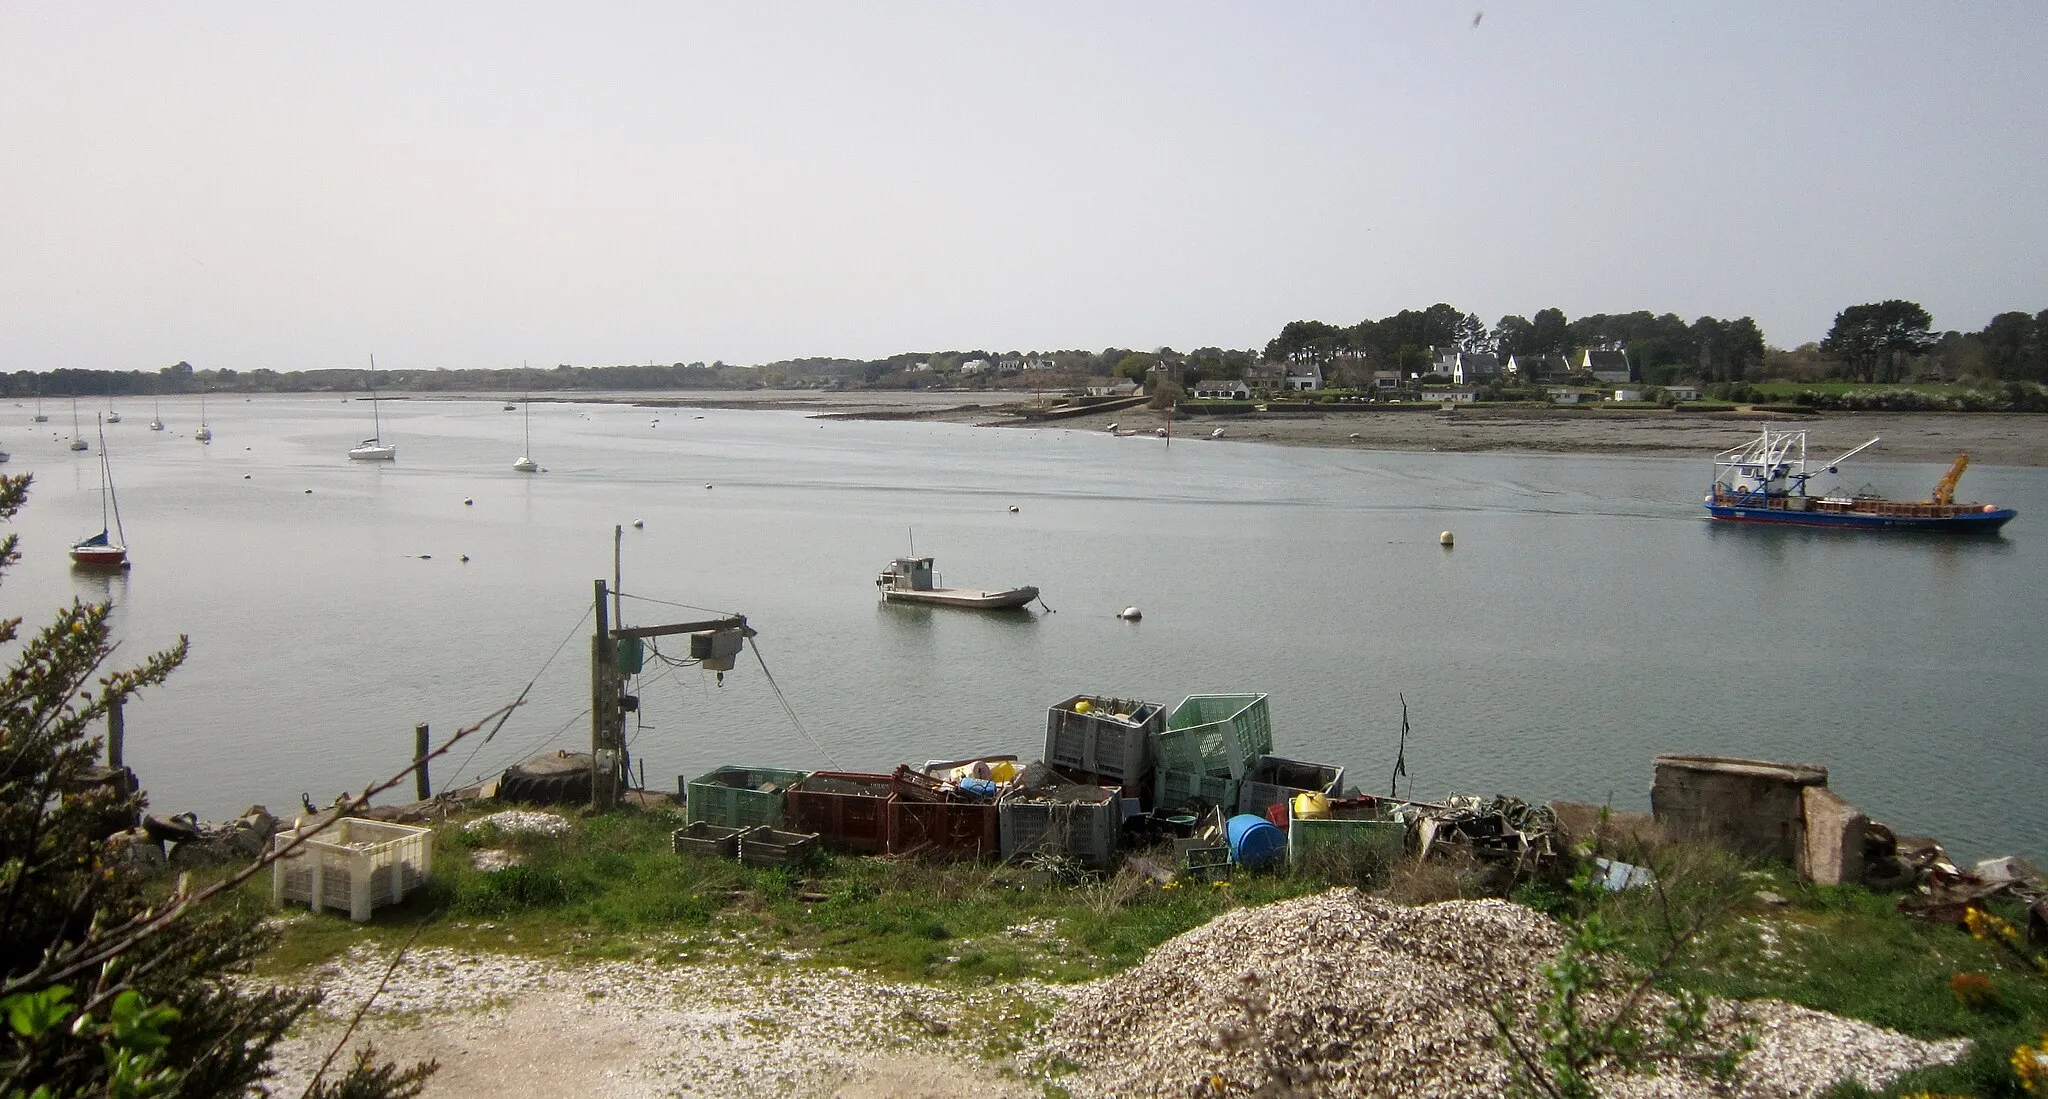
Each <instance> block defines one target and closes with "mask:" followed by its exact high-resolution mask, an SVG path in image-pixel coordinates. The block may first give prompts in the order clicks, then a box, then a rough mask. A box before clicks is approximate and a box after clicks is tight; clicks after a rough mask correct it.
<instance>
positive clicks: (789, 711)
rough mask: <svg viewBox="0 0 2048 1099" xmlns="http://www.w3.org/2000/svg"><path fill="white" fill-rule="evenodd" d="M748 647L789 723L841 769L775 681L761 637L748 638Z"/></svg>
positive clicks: (826, 760)
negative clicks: (805, 726) (763, 653)
mask: <svg viewBox="0 0 2048 1099" xmlns="http://www.w3.org/2000/svg"><path fill="white" fill-rule="evenodd" d="M747 647H748V648H750V649H752V650H754V659H755V661H757V662H758V663H759V664H760V665H761V674H762V675H763V676H765V677H766V678H767V680H768V688H769V689H770V690H771V691H773V692H775V701H776V702H777V703H778V704H780V705H781V706H782V712H783V713H784V714H785V715H787V716H788V718H789V723H790V724H791V725H794V726H795V727H796V731H797V732H798V733H799V734H801V735H802V736H803V738H804V739H805V740H807V741H809V742H810V745H811V747H813V748H816V749H817V750H818V754H819V755H821V756H824V757H825V762H827V763H830V764H831V765H832V769H833V770H835V771H836V770H841V769H842V768H841V767H840V765H839V761H838V760H836V759H834V758H832V753H831V752H829V751H827V750H826V748H825V746H824V745H823V744H820V743H818V738H816V737H814V736H812V735H811V731H810V730H809V729H806V728H804V723H803V722H802V721H800V720H798V718H797V716H796V709H795V707H792V706H791V705H790V704H789V699H788V698H786V697H784V696H783V693H782V685H781V684H779V683H777V682H775V673H774V672H771V671H769V670H768V659H767V658H766V657H764V656H762V655H761V642H760V639H758V638H752V637H750V638H748V639H747Z"/></svg>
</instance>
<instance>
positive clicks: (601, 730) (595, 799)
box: [590, 580, 619, 811]
mask: <svg viewBox="0 0 2048 1099" xmlns="http://www.w3.org/2000/svg"><path fill="white" fill-rule="evenodd" d="M594 590H595V593H596V603H597V632H596V633H595V634H593V635H592V636H591V638H590V805H591V808H593V809H597V810H599V811H603V810H606V809H610V808H612V807H613V806H614V805H616V804H618V800H619V763H618V759H617V746H616V745H615V744H614V743H613V742H614V740H615V739H616V735H615V734H616V730H617V726H618V721H617V718H616V714H617V712H618V705H619V690H618V676H617V672H616V669H617V668H618V646H617V645H616V644H614V643H613V641H612V636H611V633H612V631H611V608H610V607H607V606H605V601H604V597H605V582H604V581H603V580H599V581H597V582H596V585H595V589H594ZM607 755H609V756H611V757H612V759H611V765H610V766H609V767H607V766H605V763H604V760H605V757H606V756H607Z"/></svg>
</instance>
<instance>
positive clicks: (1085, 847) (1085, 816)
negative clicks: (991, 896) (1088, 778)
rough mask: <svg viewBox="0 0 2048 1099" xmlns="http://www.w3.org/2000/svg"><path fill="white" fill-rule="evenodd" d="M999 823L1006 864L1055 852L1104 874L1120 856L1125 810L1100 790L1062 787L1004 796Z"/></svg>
mask: <svg viewBox="0 0 2048 1099" xmlns="http://www.w3.org/2000/svg"><path fill="white" fill-rule="evenodd" d="M996 820H997V831H998V834H999V838H1000V840H1001V845H1002V848H1001V849H1002V855H1003V861H1005V862H1010V861H1013V860H1015V859H1019V858H1022V857H1025V856H1028V855H1035V854H1055V855H1065V856H1067V857H1068V858H1071V859H1073V860H1075V861H1076V862H1079V863H1081V864H1082V865H1083V866H1088V867H1092V868H1094V869H1098V870H1105V869H1108V868H1109V867H1110V866H1111V865H1112V864H1113V861H1114V860H1115V858H1116V841H1117V836H1118V834H1119V833H1120V832H1121V831H1122V828H1123V807H1122V805H1121V803H1120V799H1119V798H1117V796H1116V795H1115V794H1113V793H1111V792H1110V791H1108V790H1104V789H1102V788H1101V787H1099V786H1060V787H1055V788H1053V789H1050V790H1034V791H1026V792H1018V793H1013V794H1008V795H1005V796H1004V797H1003V799H1002V800H1001V801H999V802H997V803H996Z"/></svg>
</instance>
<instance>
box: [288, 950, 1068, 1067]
mask: <svg viewBox="0 0 2048 1099" xmlns="http://www.w3.org/2000/svg"><path fill="white" fill-rule="evenodd" d="M388 964H389V960H388V957H387V956H382V955H377V954H373V953H370V952H367V951H365V952H362V953H360V954H358V955H355V956H352V957H351V958H349V959H348V960H346V961H344V962H343V963H341V964H340V965H338V966H335V967H332V968H331V969H328V970H324V971H322V972H321V973H319V974H318V979H319V980H320V983H321V985H322V987H323V988H325V989H327V991H328V994H329V998H328V1002H327V1004H326V1005H325V1006H324V1008H323V1014H322V1015H321V1017H320V1018H319V1019H318V1021H317V1022H315V1023H314V1024H313V1025H312V1026H309V1027H306V1028H304V1030H303V1032H302V1033H299V1034H295V1035H294V1036H293V1037H292V1038H290V1039H289V1040H287V1041H286V1042H285V1043H283V1044H282V1045H281V1046H280V1047H279V1049H278V1056H277V1058H276V1061H275V1064H276V1067H277V1069H278V1071H279V1076H278V1079H277V1080H276V1081H274V1082H273V1084H272V1086H271V1089H270V1093H271V1094H272V1095H275V1096H280V1097H282V1096H294V1095H297V1094H299V1093H300V1091H302V1090H303V1089H304V1087H305V1083H306V1081H307V1080H308V1079H309V1078H310V1076H311V1075H312V1073H313V1072H314V1071H315V1069H316V1068H317V1067H318V1065H319V1063H320V1060H321V1059H322V1058H323V1057H325V1056H326V1054H327V1051H328V1050H329V1049H330V1048H332V1046H333V1044H334V1042H335V1041H336V1040H337V1039H338V1038H339V1037H340V1035H341V1033H342V1030H343V1027H344V1024H345V1020H346V1017H347V1016H348V1015H350V1014H352V1013H353V1012H354V1011H355V1010H356V1008H357V1007H358V1006H359V1005H360V1004H361V1003H362V1001H363V999H364V998H365V997H366V996H367V995H368V994H369V993H370V992H371V990H373V989H375V988H376V986H377V982H378V980H379V979H380V978H381V977H382V976H383V974H384V968H385V966H386V965H388ZM1059 1000H1060V997H1059V995H1058V993H1057V992H1055V991H1052V990H1047V989H1043V988H1039V987H1036V986H1018V985H1014V984H1011V985H1005V986H1004V987H1003V988H1001V989H990V990H950V989H937V988H933V987H930V986H925V985H895V984H891V983H889V982H886V981H881V980H877V979H875V978H871V977H865V976H861V975H858V974H855V973H852V972H850V971H847V970H833V971H819V970H813V969H804V968H798V967H794V966H790V965H787V964H779V963H778V961H777V960H776V959H772V958H766V957H764V958H762V959H760V960H759V961H758V962H756V963H754V964H703V963H697V964H675V965H662V964H655V963H645V962H604V963H595V964H582V963H568V962H564V963H554V962H547V961H542V960H539V959H534V958H528V957H519V956H510V955H505V956H499V955H472V954H460V953H456V952H453V951H447V950H421V951H415V952H413V953H412V954H410V955H408V956H407V957H406V959H405V961H404V963H403V964H402V965H401V966H400V967H399V969H398V970H397V971H396V972H394V973H393V974H392V979H391V983H390V984H389V985H388V986H387V987H386V989H385V990H384V992H383V993H382V994H381V995H380V996H378V998H377V1001H376V1006H375V1008H374V1009H373V1010H372V1012H371V1014H370V1015H369V1017H368V1018H367V1019H366V1020H365V1023H364V1025H363V1027H362V1028H360V1029H359V1030H358V1031H357V1033H356V1035H355V1038H354V1039H353V1040H352V1042H351V1048H353V1047H355V1046H360V1045H362V1044H363V1043H365V1042H369V1043H371V1044H374V1045H375V1046H376V1048H377V1050H378V1052H379V1054H380V1055H382V1056H384V1057H387V1058H390V1059H393V1060H396V1061H398V1062H399V1063H401V1064H410V1063H412V1062H415V1061H421V1060H428V1059H432V1060H435V1061H438V1062H440V1065H441V1069H440V1072H439V1073H437V1074H436V1075H435V1076H434V1078H433V1080H432V1082H431V1083H430V1084H429V1085H428V1088H427V1091H426V1095H427V1096H429V1097H432V1099H484V1097H493V1099H564V1097H567V1096H587V1097H593V1099H641V1097H655V1096H669V1095H691V1096H735V1097H738V1096H766V1095H798V1096H835V1097H838V1096H844V1097H848V1099H866V1097H871V1096H875V1097H878V1096H884V1095H890V1096H897V1095H908V1096H933V1097H938V1096H966V1097H970V1099H1012V1097H1023V1096H1036V1095H1038V1094H1040V1093H1039V1091H1038V1089H1036V1088H1035V1087H1027V1086H1025V1085H1023V1084H1021V1083H1019V1082H1017V1081H1014V1080H1008V1079H1005V1078H1004V1077H1003V1076H1002V1075H1001V1073H1000V1071H999V1069H998V1067H997V1065H996V1063H995V1062H992V1061H989V1060H986V1059H984V1058H982V1057H981V1056H979V1051H978V1044H979V1042H980V1041H982V1040H984V1039H985V1038H986V1037H987V1036H988V1035H990V1034H994V1033H1000V1032H1001V1031H1002V1030H1003V1029H1004V1028H1005V1027H1006V1025H1007V1023H1008V1021H1009V1019H1011V1018H1014V1017H1015V1013H1016V1012H1017V1011H1019V1010H1022V1009H1023V1008H1025V1007H1026V1006H1028V1005H1031V1004H1042V1005H1046V1006H1049V1005H1053V1004H1057V1003H1058V1002H1059ZM348 1057H349V1054H347V1053H344V1054H343V1055H342V1057H340V1058H337V1060H336V1063H337V1064H340V1065H344V1066H345V1065H346V1064H347V1063H348Z"/></svg>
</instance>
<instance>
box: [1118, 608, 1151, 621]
mask: <svg viewBox="0 0 2048 1099" xmlns="http://www.w3.org/2000/svg"><path fill="white" fill-rule="evenodd" d="M1117 617H1118V618H1121V619H1123V620H1124V621H1126V622H1136V621H1137V620H1138V619H1140V618H1143V617H1145V612H1144V611H1141V610H1139V609H1138V608H1136V607H1125V608H1124V609H1123V610H1121V611H1118V612H1117Z"/></svg>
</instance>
